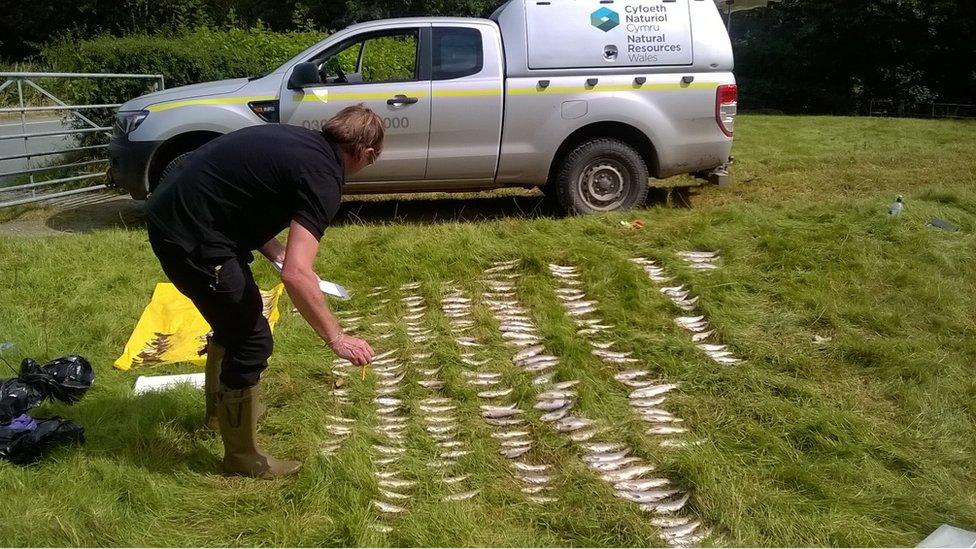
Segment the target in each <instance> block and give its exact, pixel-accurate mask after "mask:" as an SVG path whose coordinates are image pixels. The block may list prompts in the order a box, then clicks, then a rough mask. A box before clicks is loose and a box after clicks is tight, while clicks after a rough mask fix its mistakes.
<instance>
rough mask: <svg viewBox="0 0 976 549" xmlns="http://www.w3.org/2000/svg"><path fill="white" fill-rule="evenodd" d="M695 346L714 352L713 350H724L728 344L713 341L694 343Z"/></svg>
mask: <svg viewBox="0 0 976 549" xmlns="http://www.w3.org/2000/svg"><path fill="white" fill-rule="evenodd" d="M696 347H698V348H699V349H701V350H702V351H705V352H706V353H714V352H721V351H725V350H727V349H728V347H729V346H728V345H716V344H714V343H699V344H698V345H696Z"/></svg>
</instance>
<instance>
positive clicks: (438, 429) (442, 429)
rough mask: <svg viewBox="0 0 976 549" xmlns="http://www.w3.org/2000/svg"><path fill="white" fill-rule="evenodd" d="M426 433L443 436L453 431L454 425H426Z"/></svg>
mask: <svg viewBox="0 0 976 549" xmlns="http://www.w3.org/2000/svg"><path fill="white" fill-rule="evenodd" d="M424 429H426V430H427V432H428V433H434V434H444V433H447V432H449V431H452V430H454V425H428V426H426V427H424Z"/></svg>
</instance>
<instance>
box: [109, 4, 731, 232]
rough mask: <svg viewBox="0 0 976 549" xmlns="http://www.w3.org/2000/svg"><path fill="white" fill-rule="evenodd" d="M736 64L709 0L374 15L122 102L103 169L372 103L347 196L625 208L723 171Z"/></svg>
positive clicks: (151, 170)
mask: <svg viewBox="0 0 976 549" xmlns="http://www.w3.org/2000/svg"><path fill="white" fill-rule="evenodd" d="M731 71H732V47H731V44H730V42H729V37H728V33H727V32H726V29H725V27H724V25H723V23H722V19H721V16H720V15H719V13H718V9H717V8H716V6H715V3H714V2H713V1H712V0H510V1H509V2H507V3H506V4H504V5H503V6H502V7H500V8H499V9H498V10H497V11H496V12H495V13H494V14H493V15H492V17H491V18H490V19H466V18H441V17H431V18H405V19H391V20H384V21H372V22H368V23H363V24H358V25H354V26H351V27H349V28H346V29H344V30H342V31H340V32H336V33H335V34H332V35H331V36H329V37H328V38H326V39H325V40H323V41H322V42H320V43H318V44H315V45H313V46H311V47H309V48H308V49H306V50H305V51H303V52H301V53H300V54H298V55H297V56H295V57H294V58H292V59H291V60H289V61H288V62H286V63H285V64H283V65H281V66H280V67H278V68H277V69H274V70H273V71H271V72H270V73H268V74H265V75H262V76H260V77H256V78H250V79H248V78H238V79H232V80H222V81H219V82H208V83H203V84H195V85H191V86H183V87H178V88H172V89H168V90H164V91H159V92H156V93H151V94H148V95H143V96H141V97H138V98H136V99H133V100H131V101H129V102H127V103H125V104H124V105H123V106H122V107H121V109H120V110H119V113H118V117H117V120H116V125H115V126H116V127H115V135H114V136H113V139H112V142H111V144H110V146H109V156H110V161H111V167H110V176H111V178H112V180H113V181H114V182H115V183H116V184H118V185H120V186H123V187H124V188H126V189H127V190H128V191H129V193H130V194H131V195H132V196H133V197H134V198H137V199H143V198H145V197H146V196H148V194H149V193H151V192H152V190H153V188H154V187H155V186H156V185H157V184H158V183H159V181H160V180H161V179H162V177H163V175H164V174H165V173H166V171H167V170H168V169H172V168H173V167H175V165H178V164H179V163H180V162H182V160H183V158H184V155H186V154H188V153H191V152H192V151H193V150H194V149H196V148H197V147H199V146H200V145H202V144H203V143H206V142H207V141H209V140H211V139H214V138H215V137H217V136H219V135H222V134H225V133H228V132H232V131H234V130H237V129H240V128H243V127H246V126H250V125H254V124H266V123H285V124H295V125H300V126H304V127H306V128H310V129H318V128H320V127H321V126H322V125H323V124H324V123H325V121H326V120H328V119H329V118H330V117H331V116H332V115H333V114H334V113H335V112H337V111H338V110H339V109H341V108H342V107H345V106H348V105H350V104H355V103H365V104H366V105H367V106H369V107H370V108H372V109H373V110H375V111H376V112H377V113H379V114H380V115H381V116H382V117H383V121H384V123H385V125H386V128H387V137H386V143H385V146H384V150H383V155H382V157H381V158H380V160H379V161H378V162H377V163H376V164H374V165H373V166H371V167H369V168H367V169H365V170H363V171H362V172H361V173H360V174H358V175H357V176H356V178H355V179H353V180H351V181H349V182H348V184H347V188H346V192H347V193H350V194H357V193H389V192H396V193H404V192H428V191H449V192H460V191H480V190H488V189H497V188H502V187H527V188H532V187H540V188H542V189H543V191H544V192H546V193H547V194H549V193H552V194H553V195H555V196H556V197H558V199H559V202H560V204H562V206H563V207H564V208H565V209H566V210H567V211H569V212H571V213H587V212H597V211H613V210H623V209H627V208H631V207H634V206H637V205H640V204H641V203H642V202H643V201H644V199H645V197H646V195H647V192H648V186H649V180H650V178H652V177H653V178H655V179H664V178H667V177H670V176H674V175H677V174H694V175H696V176H699V177H701V178H704V179H709V178H711V179H713V180H714V179H715V178H717V177H724V176H725V175H726V173H727V172H726V171H725V169H726V167H727V165H728V163H729V160H730V156H729V155H730V152H731V148H732V131H733V123H734V121H735V114H736V99H737V89H736V85H735V78H734V76H733V75H732V72H731Z"/></svg>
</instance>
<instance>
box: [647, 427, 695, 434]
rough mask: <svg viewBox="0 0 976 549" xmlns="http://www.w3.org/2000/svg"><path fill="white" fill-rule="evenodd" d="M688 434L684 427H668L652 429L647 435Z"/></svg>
mask: <svg viewBox="0 0 976 549" xmlns="http://www.w3.org/2000/svg"><path fill="white" fill-rule="evenodd" d="M687 432H688V429H685V428H684V427H671V426H668V425H660V426H656V427H651V428H650V429H648V430H647V434H649V435H678V434H681V433H687Z"/></svg>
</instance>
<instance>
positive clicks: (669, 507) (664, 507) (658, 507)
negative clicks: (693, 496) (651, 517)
mask: <svg viewBox="0 0 976 549" xmlns="http://www.w3.org/2000/svg"><path fill="white" fill-rule="evenodd" d="M689 497H690V494H685V495H684V496H681V497H679V498H675V499H670V500H665V501H661V502H658V503H650V504H645V505H641V507H640V509H641V511H655V512H658V513H674V512H676V511H680V510H681V509H682V508H683V507H684V506H685V504H686V503H688V499H689Z"/></svg>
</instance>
